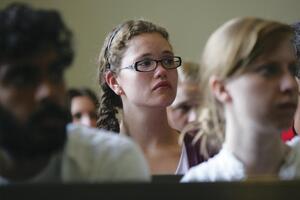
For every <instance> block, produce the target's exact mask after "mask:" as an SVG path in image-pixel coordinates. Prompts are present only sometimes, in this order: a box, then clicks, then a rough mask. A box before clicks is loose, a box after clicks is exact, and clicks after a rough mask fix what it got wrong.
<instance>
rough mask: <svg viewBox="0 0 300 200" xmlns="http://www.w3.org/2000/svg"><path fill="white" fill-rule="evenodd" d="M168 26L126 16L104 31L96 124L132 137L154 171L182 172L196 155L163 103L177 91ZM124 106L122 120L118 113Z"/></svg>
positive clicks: (176, 60) (175, 59)
mask: <svg viewBox="0 0 300 200" xmlns="http://www.w3.org/2000/svg"><path fill="white" fill-rule="evenodd" d="M180 65H181V58H180V57H178V56H175V55H174V53H173V48H172V46H171V44H170V42H169V35H168V33H167V31H166V30H165V29H164V28H162V27H159V26H157V25H155V24H153V23H151V22H148V21H144V20H130V21H127V22H124V23H123V24H120V25H119V26H117V27H116V28H115V29H114V30H113V31H112V32H111V33H110V34H108V36H107V38H106V40H105V42H104V45H103V47H102V50H101V52H100V57H99V83H100V86H101V89H102V91H103V93H102V96H101V100H100V109H99V120H98V122H97V125H98V127H99V128H104V129H108V130H112V131H115V132H120V133H121V134H126V135H128V136H130V137H132V138H133V140H134V141H135V142H137V143H138V144H139V145H140V147H141V149H142V150H143V152H144V155H145V157H146V159H147V161H148V164H149V166H150V169H151V172H152V174H184V173H185V172H186V171H187V169H188V168H189V167H191V166H192V165H194V164H196V163H194V164H193V163H192V164H191V162H189V159H190V160H193V161H197V162H198V157H195V155H194V153H191V154H193V155H194V156H190V157H188V154H189V153H187V146H189V145H183V146H180V145H179V144H178V137H179V133H178V132H177V131H176V130H174V129H173V128H171V127H170V125H169V124H168V119H167V111H166V108H167V106H169V105H170V104H171V103H172V102H173V100H174V98H175V96H176V88H177V79H178V77H177V76H178V74H177V69H176V68H178V67H179V66H180ZM118 108H121V109H122V114H121V115H122V116H121V118H122V123H121V124H120V125H119V121H118V119H117V117H116V114H117V112H118Z"/></svg>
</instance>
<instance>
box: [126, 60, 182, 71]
mask: <svg viewBox="0 0 300 200" xmlns="http://www.w3.org/2000/svg"><path fill="white" fill-rule="evenodd" d="M158 63H161V65H162V66H163V67H164V68H165V69H176V68H177V67H179V66H180V65H181V58H180V57H179V56H171V57H166V58H162V59H160V60H154V59H150V58H147V59H144V60H140V61H137V62H135V63H134V64H132V65H130V66H128V67H124V68H121V69H120V70H122V69H133V70H135V71H137V72H150V71H154V70H155V69H156V68H157V66H158Z"/></svg>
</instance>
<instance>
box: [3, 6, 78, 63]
mask: <svg viewBox="0 0 300 200" xmlns="http://www.w3.org/2000/svg"><path fill="white" fill-rule="evenodd" d="M49 49H54V50H55V51H56V52H57V53H58V55H59V59H58V62H59V64H61V65H62V66H68V65H70V64H71V62H72V60H73V54H74V52H73V48H72V33H71V31H70V30H69V29H68V28H67V27H66V26H65V24H64V23H63V21H62V18H61V16H60V14H59V13H58V12H57V11H55V10H45V9H34V8H32V7H30V6H28V5H26V4H23V3H13V4H10V5H9V6H7V7H6V8H4V9H3V10H0V63H3V62H9V61H11V60H16V59H22V58H29V57H33V56H35V55H37V54H38V53H43V51H47V50H49Z"/></svg>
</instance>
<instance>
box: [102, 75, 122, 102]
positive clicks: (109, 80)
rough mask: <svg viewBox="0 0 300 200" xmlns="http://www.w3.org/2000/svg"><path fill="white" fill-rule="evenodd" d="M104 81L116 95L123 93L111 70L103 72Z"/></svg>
mask: <svg viewBox="0 0 300 200" xmlns="http://www.w3.org/2000/svg"><path fill="white" fill-rule="evenodd" d="M105 82H106V83H107V85H108V86H109V87H110V88H111V89H112V90H113V91H114V92H115V94H116V95H119V96H120V95H122V94H124V92H123V89H122V88H121V86H120V85H119V83H118V80H117V77H116V74H114V73H113V72H112V71H107V72H106V73H105Z"/></svg>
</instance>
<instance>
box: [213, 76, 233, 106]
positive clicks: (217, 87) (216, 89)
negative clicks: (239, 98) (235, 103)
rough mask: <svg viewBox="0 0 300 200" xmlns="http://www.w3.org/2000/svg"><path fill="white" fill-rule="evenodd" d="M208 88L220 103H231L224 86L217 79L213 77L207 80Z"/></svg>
mask: <svg viewBox="0 0 300 200" xmlns="http://www.w3.org/2000/svg"><path fill="white" fill-rule="evenodd" d="M209 87H210V89H211V91H212V94H213V95H214V96H215V97H216V99H218V101H220V102H221V103H226V102H230V101H231V96H230V94H229V92H228V90H227V88H226V84H225V83H224V81H223V80H221V79H220V78H219V77H217V76H215V75H213V76H211V77H210V78H209Z"/></svg>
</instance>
